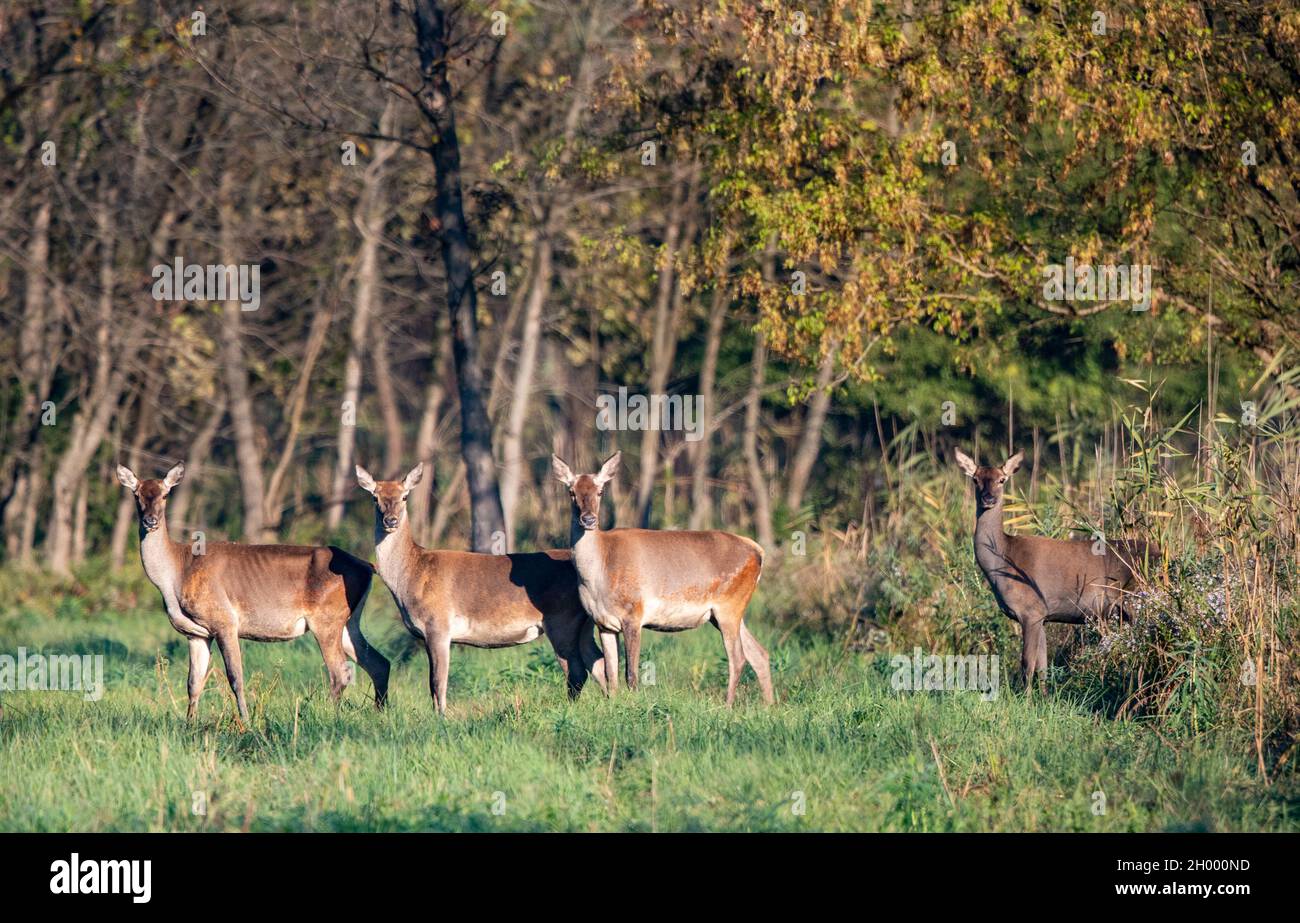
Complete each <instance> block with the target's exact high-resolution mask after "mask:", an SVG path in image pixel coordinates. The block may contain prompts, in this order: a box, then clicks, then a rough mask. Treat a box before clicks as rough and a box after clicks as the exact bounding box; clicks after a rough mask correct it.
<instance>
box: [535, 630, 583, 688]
mask: <svg viewBox="0 0 1300 923" xmlns="http://www.w3.org/2000/svg"><path fill="white" fill-rule="evenodd" d="M585 621H586V616H585V615H583V614H581V613H579V614H577V615H576V616H571V617H569V618H563V619H550V620H548V621H547V624H546V626H545V631H546V637H547V638H548V639H549V640H550V642H551V647H552V648H553V649H554V650H555V659H556V660H558V661H559V662H560V669H561V670H563V671H564V678H565V680H567V683H566V685H567V686H568V690H569V699H570V700H572V699H576V698H577V697H578V694H579V693H580V692H582V687H583V686H585V685H586V683H587V665H586V664H585V663H583V660H582V654H581V652H580V651H579V650H578V632H579V628H578V626H579V625H580V624H582V623H583V622H585Z"/></svg>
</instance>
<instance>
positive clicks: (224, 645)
mask: <svg viewBox="0 0 1300 923" xmlns="http://www.w3.org/2000/svg"><path fill="white" fill-rule="evenodd" d="M217 649H218V650H219V651H221V659H222V660H224V661H225V663H226V680H227V681H228V682H229V683H230V691H231V692H233V693H234V694H235V707H237V708H238V709H239V720H240V727H243V725H244V723H246V722H247V721H248V706H247V705H246V704H245V703H244V655H243V654H242V653H241V652H240V650H239V635H238V634H236V633H235V632H234V631H229V632H227V633H225V634H219V635H217Z"/></svg>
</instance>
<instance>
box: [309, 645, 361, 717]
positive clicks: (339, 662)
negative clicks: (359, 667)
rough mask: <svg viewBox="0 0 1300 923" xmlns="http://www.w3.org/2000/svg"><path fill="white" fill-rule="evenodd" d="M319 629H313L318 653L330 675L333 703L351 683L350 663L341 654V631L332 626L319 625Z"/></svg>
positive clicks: (336, 702) (335, 702) (337, 701)
mask: <svg viewBox="0 0 1300 923" xmlns="http://www.w3.org/2000/svg"><path fill="white" fill-rule="evenodd" d="M319 627H320V630H319V631H313V632H312V634H314V635H315V636H316V643H317V644H318V645H320V655H321V658H322V659H323V660H324V661H325V669H326V671H328V672H329V676H330V698H331V699H332V700H333V701H334V704H335V705H337V704H338V703H339V698H340V697H341V696H342V695H343V690H344V689H346V688H348V686H350V685H351V684H352V665H351V664H349V663H348V661H347V658H346V657H344V656H343V632H342V631H341V630H339V629H337V628H334V627H333V626H326V625H321V626H319Z"/></svg>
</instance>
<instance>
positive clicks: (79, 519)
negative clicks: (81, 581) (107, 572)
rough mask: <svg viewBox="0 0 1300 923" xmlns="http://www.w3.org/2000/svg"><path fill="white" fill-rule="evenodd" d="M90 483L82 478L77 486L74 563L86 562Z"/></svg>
mask: <svg viewBox="0 0 1300 923" xmlns="http://www.w3.org/2000/svg"><path fill="white" fill-rule="evenodd" d="M89 492H90V484H89V483H88V482H87V480H86V478H84V477H83V478H82V479H81V485H80V486H79V487H78V488H77V502H76V504H75V505H74V506H73V508H72V563H73V564H76V565H81V564H85V563H86V507H87V505H88V503H89V496H88V495H89Z"/></svg>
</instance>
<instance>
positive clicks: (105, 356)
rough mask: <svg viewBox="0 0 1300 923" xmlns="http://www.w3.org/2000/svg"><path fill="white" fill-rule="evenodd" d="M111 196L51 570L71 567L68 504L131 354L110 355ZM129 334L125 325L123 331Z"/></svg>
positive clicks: (56, 508) (57, 484) (57, 500)
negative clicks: (89, 374) (91, 361)
mask: <svg viewBox="0 0 1300 923" xmlns="http://www.w3.org/2000/svg"><path fill="white" fill-rule="evenodd" d="M115 200H116V196H115V194H114V192H113V191H112V190H111V189H107V190H105V191H104V193H103V194H102V195H101V197H100V201H99V204H98V206H97V207H96V213H95V215H96V234H97V238H98V242H99V260H100V263H99V300H98V316H97V318H96V326H95V340H94V342H95V372H94V375H93V378H92V381H91V384H90V387H89V389H88V390H87V392H86V394H85V395H84V397H83V402H82V405H81V408H80V409H79V410H78V411H77V414H76V416H75V417H74V418H73V421H72V428H71V434H70V437H69V440H68V448H67V449H66V450H65V451H64V453H63V455H62V457H60V459H59V463H58V465H57V466H56V468H55V471H54V478H53V482H52V488H51V500H52V502H51V506H50V521H49V529H48V531H47V532H46V536H45V546H46V558H47V563H48V566H49V568H50V570H51V571H53V572H54V573H56V574H59V575H64V576H66V575H67V574H69V573H70V572H71V564H72V551H73V548H72V546H73V529H74V522H73V518H74V504H75V502H76V499H77V492H78V490H79V489H80V486H81V482H82V480H83V479H84V478H85V476H86V469H87V468H88V467H89V465H90V461H91V459H92V458H93V457H94V454H95V452H96V451H97V450H98V449H99V446H100V444H101V443H102V442H103V441H104V436H105V435H106V434H107V433H108V427H109V424H110V423H111V422H112V419H113V417H114V416H115V415H116V413H117V409H118V403H119V400H120V398H121V395H122V391H123V389H124V388H125V386H126V375H127V373H126V369H127V367H128V366H129V365H130V363H131V361H132V358H133V354H131V355H128V347H127V346H126V345H125V344H123V345H122V347H121V352H120V355H119V356H118V357H116V358H115V357H114V355H113V343H112V335H113V331H114V326H115V325H114V323H113V302H114V298H113V295H114V287H115V283H116V272H115V267H114V264H113V260H114V258H115V256H116V247H115V244H116V240H117V238H116V231H115V228H114V224H113V214H114V203H115ZM123 335H124V336H125V337H127V338H131V339H133V335H132V332H131V331H126V332H124V334H123Z"/></svg>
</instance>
